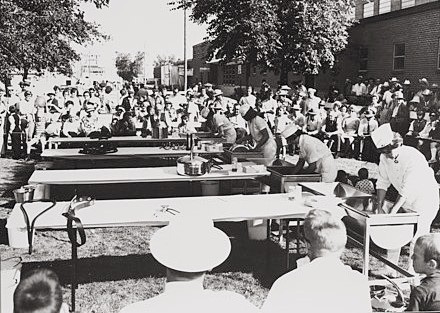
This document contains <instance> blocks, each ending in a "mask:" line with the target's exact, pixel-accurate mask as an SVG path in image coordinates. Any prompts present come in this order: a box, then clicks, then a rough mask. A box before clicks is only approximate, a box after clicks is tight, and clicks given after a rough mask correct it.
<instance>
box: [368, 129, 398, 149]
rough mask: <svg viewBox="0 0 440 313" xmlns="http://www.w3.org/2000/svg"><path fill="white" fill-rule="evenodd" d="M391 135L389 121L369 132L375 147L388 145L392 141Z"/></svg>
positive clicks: (379, 147)
mask: <svg viewBox="0 0 440 313" xmlns="http://www.w3.org/2000/svg"><path fill="white" fill-rule="evenodd" d="M393 136H394V135H393V131H392V130H391V125H390V124H389V123H387V124H383V125H381V126H379V128H377V129H376V130H375V131H373V132H372V133H371V139H373V142H374V144H375V145H376V148H377V149H381V148H384V147H386V146H388V145H390V144H391V143H392V141H393Z"/></svg>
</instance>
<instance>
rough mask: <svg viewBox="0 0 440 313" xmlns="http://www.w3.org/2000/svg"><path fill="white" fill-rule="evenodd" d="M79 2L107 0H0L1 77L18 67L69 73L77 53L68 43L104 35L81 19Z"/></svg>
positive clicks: (101, 3)
mask: <svg viewBox="0 0 440 313" xmlns="http://www.w3.org/2000/svg"><path fill="white" fill-rule="evenodd" d="M81 2H93V3H94V4H95V6H96V7H97V8H101V7H103V6H107V5H108V3H109V0H32V1H29V0H2V1H0V12H2V13H1V18H0V78H1V79H3V80H4V79H5V78H6V77H7V76H8V75H9V74H10V73H12V72H16V71H20V72H22V74H23V76H24V77H25V78H26V77H27V75H28V73H29V71H30V70H36V71H38V72H41V71H42V70H49V71H54V72H59V73H62V74H66V75H69V74H71V73H72V67H71V63H72V61H78V60H79V59H80V56H79V55H78V53H77V52H76V51H75V50H74V49H73V48H72V46H71V43H76V44H79V45H83V44H85V43H89V42H92V41H94V40H100V39H105V38H106V37H105V36H104V35H103V34H101V33H100V32H99V30H98V26H97V25H96V24H94V23H90V22H87V21H86V20H85V19H84V12H83V11H82V10H81V9H80V3H81Z"/></svg>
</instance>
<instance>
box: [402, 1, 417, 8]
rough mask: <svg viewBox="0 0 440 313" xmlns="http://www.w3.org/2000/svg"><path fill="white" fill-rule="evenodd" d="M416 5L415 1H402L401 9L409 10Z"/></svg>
mask: <svg viewBox="0 0 440 313" xmlns="http://www.w3.org/2000/svg"><path fill="white" fill-rule="evenodd" d="M415 5H416V0H402V9H406V8H410V7H413V6H415Z"/></svg>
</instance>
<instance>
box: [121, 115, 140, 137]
mask: <svg viewBox="0 0 440 313" xmlns="http://www.w3.org/2000/svg"><path fill="white" fill-rule="evenodd" d="M116 130H117V131H116V136H136V124H135V122H134V120H133V118H132V113H131V112H125V113H124V115H123V116H122V119H120V120H119V121H118V123H117V125H116Z"/></svg>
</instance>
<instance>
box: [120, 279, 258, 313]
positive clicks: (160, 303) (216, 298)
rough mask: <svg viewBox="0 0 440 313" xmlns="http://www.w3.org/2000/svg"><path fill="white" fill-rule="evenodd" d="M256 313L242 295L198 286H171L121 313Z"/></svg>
mask: <svg viewBox="0 0 440 313" xmlns="http://www.w3.org/2000/svg"><path fill="white" fill-rule="evenodd" d="M143 312H145V313H146V312H154V313H176V312H193V313H205V312H210V313H232V312H240V313H256V312H258V310H257V308H256V307H254V306H253V305H252V304H251V303H250V302H248V301H247V300H246V299H245V298H244V297H243V296H242V295H239V294H237V293H235V292H231V291H212V290H206V289H203V287H202V286H200V282H198V281H197V282H171V283H167V284H166V285H165V292H164V293H162V294H160V295H158V296H156V297H153V298H150V299H147V300H145V301H140V302H136V303H133V304H130V305H128V306H126V307H124V308H123V309H122V310H121V311H120V313H143Z"/></svg>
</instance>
